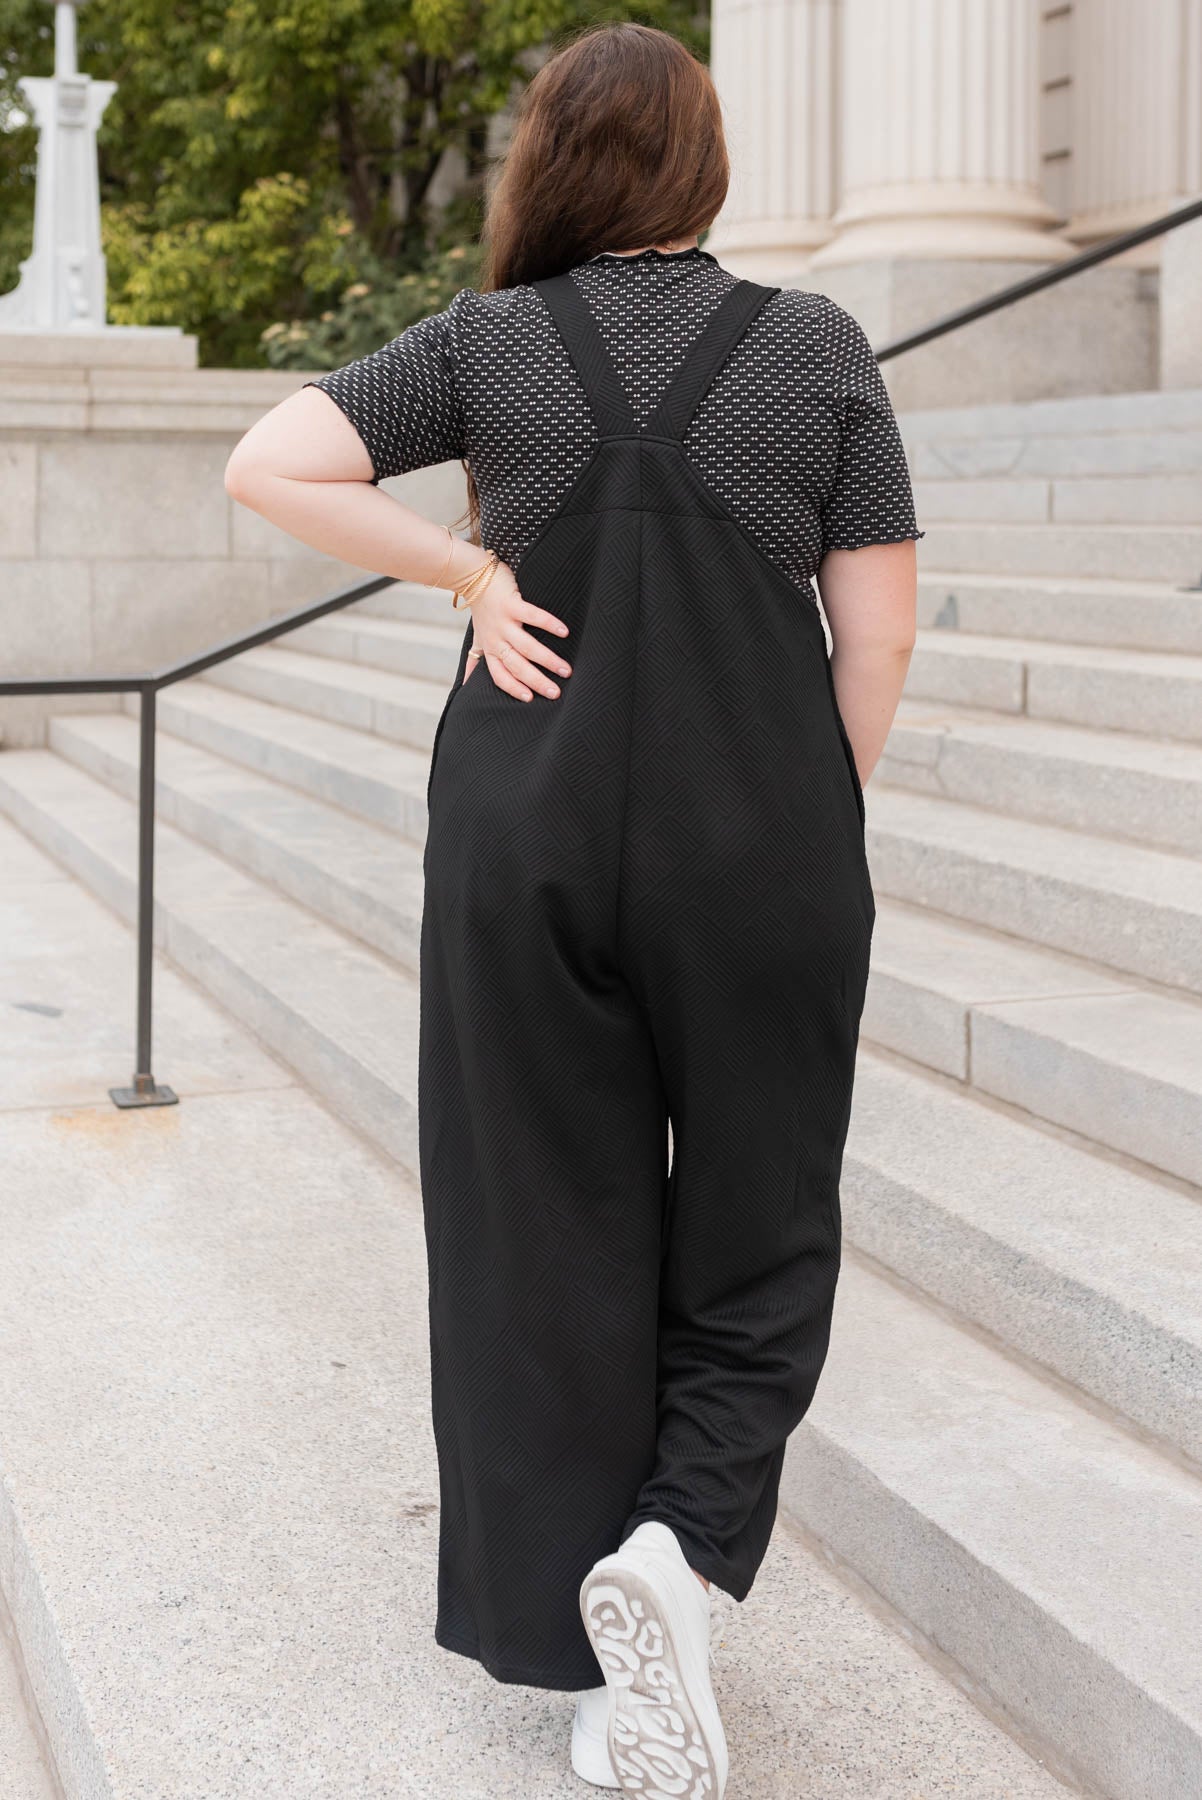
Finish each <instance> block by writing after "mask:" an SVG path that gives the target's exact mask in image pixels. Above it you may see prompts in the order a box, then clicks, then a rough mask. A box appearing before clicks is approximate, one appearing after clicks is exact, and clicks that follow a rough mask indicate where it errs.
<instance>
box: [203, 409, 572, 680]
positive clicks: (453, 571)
mask: <svg viewBox="0 0 1202 1800" xmlns="http://www.w3.org/2000/svg"><path fill="white" fill-rule="evenodd" d="M372 474H373V469H372V462H371V457H370V456H369V455H368V452H367V447H366V445H365V444H364V442H363V440H362V438H361V437H360V436H359V433H358V432H357V431H356V429H355V427H354V426H353V425H352V424H351V422H350V420H349V419H348V418H347V416H346V414H345V413H344V412H343V411H342V409H341V408H340V407H339V406H338V404H337V402H336V401H334V400H332V399H331V398H330V396H329V395H328V394H326V393H323V391H322V390H321V389H320V388H317V387H302V388H300V389H299V390H298V392H297V393H295V394H290V395H289V396H288V398H287V399H286V400H281V401H280V403H279V405H278V406H275V407H273V408H272V410H271V411H270V412H269V413H266V414H264V416H263V417H262V418H261V419H259V420H258V421H257V423H256V424H254V425H252V426H251V428H250V430H249V431H248V432H247V433H246V434H245V436H244V437H242V438H241V439H240V440H239V441H238V443H237V444H235V446H234V449H233V451H232V452H231V455H230V459H229V461H228V462H227V464H226V466H225V491H226V493H227V494H229V495H230V496H231V497H232V498H233V499H234V500H237V501H238V502H239V503H240V505H242V506H246V507H249V508H250V510H251V511H252V512H257V513H259V514H261V515H262V517H263V518H265V519H269V520H270V521H271V523H272V524H273V525H278V526H279V527H280V530H281V531H286V532H288V534H289V536H291V537H294V538H299V539H300V541H301V542H302V543H304V544H309V545H311V546H312V548H313V549H314V550H321V551H324V552H325V554H326V555H327V556H336V557H338V558H339V560H340V561H342V562H348V563H353V564H354V565H355V567H356V568H360V569H370V570H372V571H373V572H374V573H376V574H378V575H391V576H393V577H394V578H395V579H396V580H398V581H419V582H424V583H425V584H426V585H427V586H433V585H434V584H435V582H437V583H438V585H439V586H440V587H443V588H445V589H447V591H448V593H451V592H454V591H455V590H456V589H458V588H461V587H462V586H463V584H464V582H465V581H466V579H467V577H468V576H469V575H470V574H471V572H472V571H473V570H474V569H477V568H479V567H480V565H481V564H482V563H483V562H484V561H485V560H486V558H485V556H484V555H483V553H482V551H481V548H480V546H479V544H473V543H470V542H469V541H468V540H467V539H466V538H459V537H455V538H453V539H452V541H451V543H448V541H447V532H446V527H445V526H442V525H438V524H435V522H434V520H433V519H427V518H426V517H425V516H424V515H423V514H422V513H419V512H415V511H414V510H413V508H412V507H411V506H406V505H405V504H404V502H403V501H401V500H398V499H396V498H395V496H394V495H392V494H386V493H385V492H384V491H383V490H382V489H381V488H379V487H375V486H373V485H372ZM448 552H449V554H450V561H449V562H448V560H447V558H448ZM448 611H449V608H448ZM457 616H458V617H460V618H462V616H463V615H462V613H460V614H459V615H457ZM472 618H473V641H474V643H475V644H476V645H478V646H479V648H480V649H481V650H482V651H483V652H484V654H485V655H486V656H487V658H488V665H489V670H490V672H491V674H492V677H493V680H494V681H495V682H496V683H497V685H498V686H499V687H502V688H504V689H505V691H506V692H507V693H510V694H512V695H513V696H514V697H515V699H520V700H529V699H531V698H532V697H533V696H532V693H531V689H532V688H535V689H537V690H538V692H539V693H541V694H543V695H545V696H546V698H547V699H554V698H556V697H557V696H558V694H559V689H558V688H557V687H556V685H555V683H554V682H553V681H551V680H549V679H548V677H547V676H546V675H545V674H544V672H543V668H540V667H536V666H535V665H536V664H542V665H544V667H545V668H552V669H554V670H555V672H556V673H557V674H560V675H568V674H570V673H571V669H570V666H569V664H567V663H566V662H564V661H563V659H562V658H561V657H560V656H559V655H558V654H557V653H556V652H555V651H553V650H550V649H548V648H547V647H546V646H545V645H544V644H542V643H540V642H539V640H538V639H537V638H536V637H534V636H532V634H531V633H530V632H529V631H526V630H525V629H523V628H524V627H525V626H527V625H539V626H543V627H545V628H546V629H547V630H549V631H554V632H555V633H556V634H557V635H558V636H565V635H566V633H567V627H566V625H564V624H563V622H562V621H561V620H559V619H556V618H554V617H553V616H552V614H550V613H548V612H544V611H543V610H542V608H541V607H536V606H531V605H529V603H528V602H527V601H525V600H523V599H522V596H521V594H520V592H519V590H518V586H517V582H516V580H515V578H514V575H513V572H512V570H511V569H510V568H509V567H508V565H507V564H506V563H499V564H498V566H497V571H496V573H495V575H493V577H492V579H491V580H490V581H489V583H488V586H487V588H486V590H485V592H484V593H483V594H482V595H481V596H480V598H479V599H478V600H476V601H475V602H474V604H473V608H472ZM502 656H504V660H502ZM472 666H473V665H470V664H469V672H470V669H471V667H472Z"/></svg>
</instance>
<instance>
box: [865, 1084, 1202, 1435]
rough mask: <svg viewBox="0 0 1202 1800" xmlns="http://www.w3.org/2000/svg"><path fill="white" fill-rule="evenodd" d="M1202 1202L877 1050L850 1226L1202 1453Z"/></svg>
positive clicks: (1067, 1375) (992, 1329)
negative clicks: (1201, 1298) (1201, 1402)
mask: <svg viewBox="0 0 1202 1800" xmlns="http://www.w3.org/2000/svg"><path fill="white" fill-rule="evenodd" d="M984 1171H987V1172H988V1175H987V1179H983V1172H984ZM1200 1199H1202V1194H1199V1192H1198V1191H1197V1190H1195V1189H1189V1190H1182V1189H1180V1188H1177V1187H1174V1186H1171V1185H1169V1184H1168V1183H1167V1182H1164V1181H1160V1180H1156V1179H1153V1178H1151V1177H1149V1176H1148V1175H1147V1174H1144V1173H1140V1172H1139V1171H1137V1170H1134V1169H1131V1168H1128V1167H1125V1166H1123V1165H1122V1164H1121V1163H1119V1162H1116V1161H1115V1160H1114V1159H1112V1158H1105V1157H1101V1156H1098V1155H1096V1154H1094V1153H1093V1152H1092V1151H1089V1150H1087V1149H1084V1148H1082V1147H1080V1146H1079V1145H1076V1144H1073V1143H1070V1142H1068V1141H1066V1140H1065V1139H1063V1138H1060V1137H1056V1136H1053V1135H1051V1134H1050V1133H1048V1132H1047V1131H1045V1130H1041V1129H1039V1128H1037V1127H1036V1126H1034V1125H1032V1124H1029V1123H1027V1122H1026V1121H1025V1120H1023V1119H1021V1118H1018V1117H1016V1116H1014V1115H1013V1114H1008V1113H1006V1112H1003V1111H1002V1110H1001V1109H999V1108H998V1107H996V1106H991V1105H989V1104H987V1103H984V1102H983V1101H981V1100H980V1099H978V1098H975V1097H974V1096H973V1095H972V1094H970V1093H965V1092H963V1091H960V1090H957V1089H956V1088H955V1087H954V1086H952V1085H951V1084H950V1083H945V1082H937V1081H935V1080H932V1078H931V1077H930V1076H929V1075H927V1074H924V1073H922V1072H920V1071H919V1070H917V1069H915V1068H913V1067H909V1066H906V1065H904V1064H899V1063H896V1062H892V1061H890V1060H888V1059H887V1058H884V1057H882V1056H880V1055H879V1054H877V1053H875V1052H873V1051H872V1050H869V1049H863V1050H862V1051H861V1054H860V1058H859V1062H858V1065H857V1069H856V1086H855V1099H854V1105H853V1108H852V1120H851V1129H850V1132H849V1134H848V1140H847V1149H846V1154H845V1157H844V1163H843V1184H842V1200H843V1222H844V1232H845V1236H846V1237H847V1239H848V1241H849V1242H851V1243H852V1244H854V1245H855V1246H856V1247H857V1249H859V1250H861V1251H863V1252H865V1253H866V1254H867V1255H869V1256H871V1257H872V1258H873V1259H874V1261H875V1262H877V1263H879V1264H881V1265H882V1266H884V1267H886V1268H888V1269H890V1270H893V1271H894V1272H895V1273H897V1274H899V1275H901V1276H903V1277H904V1278H905V1279H906V1280H907V1281H909V1282H910V1283H912V1284H913V1286H914V1287H916V1288H920V1289H922V1290H923V1292H925V1293H927V1294H930V1295H931V1296H932V1297H933V1298H934V1299H935V1300H937V1301H939V1302H940V1304H941V1305H943V1306H946V1307H948V1308H950V1309H951V1310H952V1311H953V1312H955V1313H957V1314H959V1315H961V1316H962V1317H963V1318H965V1319H967V1320H970V1321H971V1322H972V1324H974V1325H976V1326H979V1327H981V1328H982V1329H983V1330H985V1331H987V1332H989V1333H990V1334H991V1335H992V1336H993V1338H995V1339H996V1340H997V1341H998V1342H999V1343H1000V1344H1002V1345H1003V1346H1007V1347H1010V1348H1012V1349H1014V1350H1018V1351H1020V1352H1021V1353H1022V1354H1023V1355H1024V1356H1027V1357H1030V1358H1031V1359H1032V1360H1033V1361H1034V1362H1035V1363H1038V1364H1042V1365H1043V1366H1044V1367H1046V1368H1048V1369H1051V1370H1053V1371H1054V1372H1055V1373H1056V1374H1057V1375H1059V1376H1061V1377H1062V1378H1063V1379H1064V1380H1066V1381H1068V1382H1070V1383H1071V1384H1072V1385H1073V1386H1074V1387H1076V1388H1080V1389H1082V1390H1083V1391H1084V1392H1086V1393H1088V1394H1091V1395H1093V1396H1094V1398H1095V1399H1097V1400H1099V1401H1101V1402H1102V1403H1103V1404H1104V1405H1106V1406H1108V1407H1111V1408H1113V1409H1114V1411H1116V1412H1118V1413H1121V1414H1122V1415H1123V1416H1124V1417H1126V1418H1128V1419H1131V1420H1134V1421H1135V1422H1136V1423H1137V1424H1139V1425H1140V1426H1142V1427H1143V1428H1145V1429H1146V1430H1147V1431H1149V1432H1151V1433H1153V1434H1154V1435H1155V1436H1156V1437H1157V1438H1159V1439H1161V1440H1162V1441H1163V1443H1164V1444H1165V1445H1166V1446H1168V1447H1170V1448H1171V1449H1173V1450H1177V1451H1182V1452H1184V1453H1185V1454H1186V1455H1187V1456H1189V1457H1191V1458H1192V1459H1193V1460H1194V1461H1195V1462H1196V1463H1197V1464H1199V1465H1202V1408H1199V1405H1198V1396H1199V1394H1202V1305H1200V1304H1199V1295H1200V1294H1202V1205H1200V1204H1199V1200H1200Z"/></svg>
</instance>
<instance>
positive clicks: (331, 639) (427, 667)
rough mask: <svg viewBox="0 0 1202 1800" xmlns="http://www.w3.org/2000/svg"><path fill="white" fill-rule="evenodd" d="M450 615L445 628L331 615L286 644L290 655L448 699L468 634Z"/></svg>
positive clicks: (409, 621) (360, 615) (357, 615)
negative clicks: (428, 686)
mask: <svg viewBox="0 0 1202 1800" xmlns="http://www.w3.org/2000/svg"><path fill="white" fill-rule="evenodd" d="M447 612H448V615H449V617H448V622H447V623H445V624H442V625H427V624H424V623H421V622H418V621H415V620H412V619H379V618H372V617H371V616H370V615H369V614H366V613H360V612H350V611H348V612H344V613H330V614H328V615H327V617H326V618H324V619H317V620H316V621H315V622H314V623H313V624H312V625H302V626H301V627H300V629H299V630H297V631H293V632H290V633H289V637H288V641H289V644H290V646H291V647H292V649H294V650H299V651H301V652H303V653H306V654H312V655H315V656H334V657H337V658H338V659H339V660H340V661H342V662H349V663H363V664H365V665H366V666H367V667H368V668H371V669H390V670H392V671H393V672H394V673H396V674H399V675H409V676H412V677H415V678H417V679H420V680H422V681H431V682H438V683H439V684H440V685H441V687H442V690H443V692H444V693H445V692H446V690H447V688H448V687H449V686H450V684H451V682H452V680H453V679H454V675H455V670H456V668H457V666H458V662H459V651H460V647H461V645H462V642H463V633H464V631H465V630H466V629H467V627H466V625H464V624H461V623H460V622H459V619H458V618H457V616H456V615H455V614H454V613H452V612H451V611H450V608H449V607H447ZM451 621H453V623H452V622H451Z"/></svg>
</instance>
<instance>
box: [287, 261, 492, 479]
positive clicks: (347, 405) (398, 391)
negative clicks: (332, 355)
mask: <svg viewBox="0 0 1202 1800" xmlns="http://www.w3.org/2000/svg"><path fill="white" fill-rule="evenodd" d="M471 292H472V290H471V289H470V288H461V289H460V290H459V292H458V293H457V294H456V295H455V297H454V299H453V300H452V301H451V303H450V305H449V306H448V307H446V308H445V310H444V311H442V312H438V313H431V314H430V316H429V317H428V318H425V319H418V320H417V321H416V323H415V324H413V325H409V326H407V327H406V328H405V330H404V331H402V332H401V333H400V335H399V336H397V337H394V338H393V339H392V340H391V341H390V342H389V343H387V344H384V345H383V346H382V347H381V348H380V349H379V350H373V351H372V352H371V353H370V355H368V356H361V357H359V358H358V359H357V360H356V361H355V362H349V363H344V364H343V365H342V367H341V368H339V369H334V370H332V371H331V372H330V373H329V374H328V375H321V376H315V377H313V378H312V379H311V380H309V381H306V382H303V383H302V386H304V387H317V388H321V390H322V391H323V393H326V394H328V395H329V396H330V398H331V400H333V401H334V402H335V403H336V404H337V405H338V406H340V407H341V408H342V411H343V412H344V413H345V414H346V416H347V418H348V419H349V420H350V422H351V424H352V425H353V426H354V427H355V430H356V431H357V432H358V433H359V436H360V437H361V438H362V439H363V443H364V445H365V447H366V449H367V453H368V455H369V456H370V458H371V463H372V469H373V471H374V473H373V475H372V483H373V485H375V483H377V482H380V481H385V480H387V478H388V477H389V476H390V475H404V474H406V473H407V472H408V471H409V470H410V469H426V468H429V467H430V466H431V465H432V464H434V463H442V462H452V461H454V460H455V459H456V458H457V457H463V456H464V455H465V454H466V452H465V448H464V427H463V411H462V407H461V405H460V400H459V395H458V392H457V391H456V386H455V354H454V349H455V339H456V335H457V326H458V320H459V314H460V309H461V307H462V304H463V302H464V300H465V298H466V296H467V295H468V294H469V293H471Z"/></svg>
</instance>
